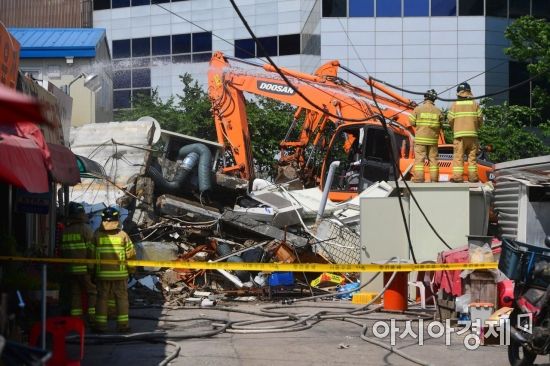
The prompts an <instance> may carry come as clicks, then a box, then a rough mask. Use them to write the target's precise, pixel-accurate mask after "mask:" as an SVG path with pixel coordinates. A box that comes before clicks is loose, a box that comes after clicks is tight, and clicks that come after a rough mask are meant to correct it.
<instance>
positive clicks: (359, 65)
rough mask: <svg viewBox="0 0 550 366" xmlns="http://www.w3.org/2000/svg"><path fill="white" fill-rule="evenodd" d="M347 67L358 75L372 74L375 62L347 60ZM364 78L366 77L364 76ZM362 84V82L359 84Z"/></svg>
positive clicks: (363, 59) (370, 60)
mask: <svg viewBox="0 0 550 366" xmlns="http://www.w3.org/2000/svg"><path fill="white" fill-rule="evenodd" d="M347 66H348V67H349V68H350V69H352V70H353V71H355V72H358V73H369V74H370V73H372V72H373V71H374V70H375V68H376V61H375V60H373V59H366V58H361V59H360V60H357V59H351V60H348V62H347ZM365 76H366V75H365ZM361 83H362V84H364V81H363V82H361Z"/></svg>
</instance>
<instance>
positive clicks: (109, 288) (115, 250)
mask: <svg viewBox="0 0 550 366" xmlns="http://www.w3.org/2000/svg"><path fill="white" fill-rule="evenodd" d="M119 216H120V215H119V212H118V210H117V209H115V208H113V207H107V208H106V209H105V210H103V212H102V214H101V227H100V228H99V229H98V230H97V231H96V233H95V235H94V246H93V251H94V254H95V258H96V259H114V260H121V261H124V260H128V259H134V258H135V256H136V252H135V250H134V245H133V244H132V241H131V240H130V237H129V236H128V234H126V232H124V231H123V230H121V229H120V224H119ZM95 281H96V285H97V292H98V297H97V306H96V312H97V313H96V324H95V330H96V331H97V332H99V333H103V332H105V331H106V330H107V315H108V314H107V313H108V305H107V304H108V300H109V299H113V298H114V299H115V302H116V311H117V316H116V322H117V330H118V331H119V332H128V331H129V330H130V327H129V318H128V268H127V266H126V265H125V264H117V265H112V264H110V265H108V264H102V265H97V266H96V268H95Z"/></svg>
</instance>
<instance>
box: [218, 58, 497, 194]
mask: <svg viewBox="0 0 550 366" xmlns="http://www.w3.org/2000/svg"><path fill="white" fill-rule="evenodd" d="M340 69H341V66H340V64H339V62H338V61H330V62H327V63H325V64H324V65H322V66H321V67H319V68H318V69H317V70H316V72H315V73H314V74H306V73H302V72H297V71H293V70H289V69H285V68H281V69H280V70H281V71H282V72H283V73H284V75H285V76H286V78H287V79H288V80H289V81H290V83H291V84H292V86H293V87H294V88H293V87H291V86H289V85H288V84H287V83H286V82H285V81H284V80H283V78H282V77H281V76H280V75H279V74H278V73H277V72H276V70H275V69H274V68H273V67H272V66H271V65H269V64H266V65H258V64H256V63H253V62H249V61H246V60H240V59H237V58H233V57H229V56H225V55H224V54H223V53H221V52H216V53H215V54H214V55H213V56H212V59H211V61H210V68H209V71H208V94H209V97H210V99H211V102H212V111H213V115H214V122H215V125H216V131H217V138H218V142H219V143H220V144H222V145H223V146H225V147H226V151H228V152H230V154H229V155H230V157H229V158H228V159H225V163H224V167H223V168H222V169H223V172H224V173H226V174H234V175H236V176H238V177H240V178H242V179H246V180H248V181H249V182H252V180H253V179H254V159H253V156H252V148H251V141H250V133H249V128H248V119H247V114H246V100H245V96H244V93H250V94H254V95H257V96H263V97H266V98H270V99H275V100H278V101H280V102H283V103H288V104H290V105H293V106H295V107H296V111H295V113H294V116H293V119H292V121H291V122H290V123H289V125H290V127H289V131H288V132H287V134H286V136H285V137H284V138H283V139H282V141H281V143H280V148H281V151H280V154H279V157H278V160H279V166H280V167H281V168H280V170H283V171H285V170H286V172H287V174H285V176H287V177H292V176H293V175H292V174H288V171H289V170H291V171H293V172H294V173H295V176H296V177H298V178H300V180H301V182H302V183H303V184H304V186H306V187H311V186H319V187H321V189H323V188H324V183H325V180H326V174H327V172H328V168H329V166H330V164H331V163H332V162H334V161H340V165H339V167H338V168H337V170H336V174H335V179H334V180H332V183H331V187H330V196H329V197H330V199H331V200H333V201H344V200H347V199H350V198H352V197H354V196H355V195H357V194H358V193H359V192H360V191H362V190H363V189H364V188H366V187H367V186H368V185H370V184H372V183H373V182H376V181H381V180H386V181H387V180H392V179H394V178H395V177H396V175H397V176H398V175H399V173H397V174H395V172H394V163H393V162H392V154H390V149H393V157H394V158H395V159H396V160H397V161H396V163H397V166H398V167H399V169H400V170H401V172H402V173H403V175H405V176H407V175H409V171H410V170H411V167H412V166H413V163H414V149H413V144H414V134H415V129H414V127H413V126H411V125H410V123H409V118H408V117H409V114H410V113H411V112H412V110H413V109H414V107H415V106H416V104H415V103H414V101H412V100H409V99H407V98H404V97H403V96H401V95H399V94H397V93H395V92H394V91H393V90H390V89H388V88H386V87H385V86H383V85H381V84H379V83H377V82H375V81H373V80H370V79H368V80H365V82H366V83H367V86H368V88H369V89H362V88H359V87H356V86H353V85H351V84H350V83H348V82H346V81H344V80H343V79H341V78H339V77H338V71H339V70H340ZM350 71H351V70H350ZM295 89H296V90H297V91H298V92H299V93H298V92H297V91H296V90H295ZM371 90H372V92H371ZM302 96H304V97H305V98H304V97H302ZM380 115H383V117H384V118H385V120H386V121H387V127H388V130H389V133H388V132H386V130H385V129H384V127H383V126H382V123H381V121H380ZM439 144H440V150H439V152H440V162H439V165H440V177H441V178H440V179H441V180H444V179H445V178H449V177H450V175H451V173H452V168H451V159H452V146H450V145H447V144H446V143H445V139H444V136H443V133H441V134H440V136H439ZM226 155H227V154H226ZM491 170H492V167H491V165H490V164H484V162H482V161H481V162H480V164H479V175H480V179H481V180H482V181H486V180H488V175H489V173H490V171H491ZM465 171H466V172H467V169H465ZM425 173H426V176H427V177H428V176H429V172H428V169H427V167H426V171H425Z"/></svg>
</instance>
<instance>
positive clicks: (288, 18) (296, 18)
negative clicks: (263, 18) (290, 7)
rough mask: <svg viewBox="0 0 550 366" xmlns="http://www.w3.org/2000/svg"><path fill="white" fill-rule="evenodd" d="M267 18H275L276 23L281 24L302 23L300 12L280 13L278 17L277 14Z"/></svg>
mask: <svg viewBox="0 0 550 366" xmlns="http://www.w3.org/2000/svg"><path fill="white" fill-rule="evenodd" d="M267 16H269V17H271V18H273V20H274V23H277V20H278V21H279V23H293V22H297V23H300V13H298V12H284V13H280V14H279V15H278V16H277V14H273V15H267Z"/></svg>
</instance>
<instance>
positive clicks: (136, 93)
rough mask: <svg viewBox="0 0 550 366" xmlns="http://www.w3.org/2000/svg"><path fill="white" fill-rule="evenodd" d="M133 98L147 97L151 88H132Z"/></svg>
mask: <svg viewBox="0 0 550 366" xmlns="http://www.w3.org/2000/svg"><path fill="white" fill-rule="evenodd" d="M132 94H133V100H132V101H134V100H136V99H140V98H148V97H150V96H151V89H134V90H132Z"/></svg>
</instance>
